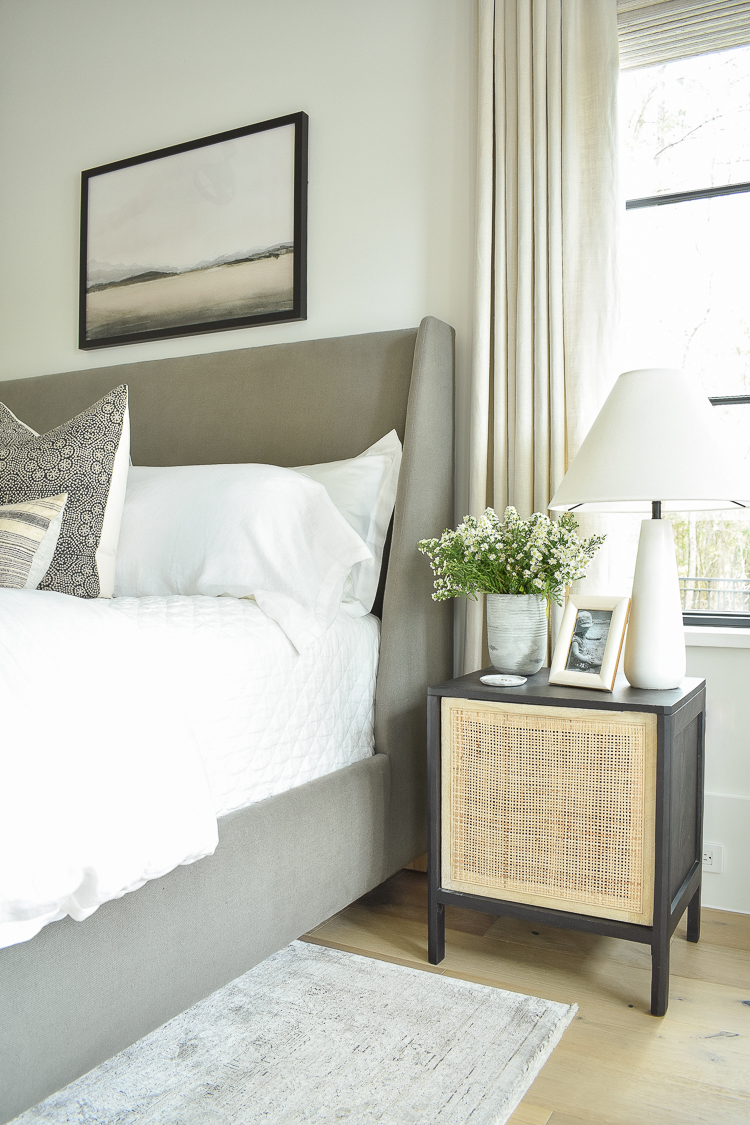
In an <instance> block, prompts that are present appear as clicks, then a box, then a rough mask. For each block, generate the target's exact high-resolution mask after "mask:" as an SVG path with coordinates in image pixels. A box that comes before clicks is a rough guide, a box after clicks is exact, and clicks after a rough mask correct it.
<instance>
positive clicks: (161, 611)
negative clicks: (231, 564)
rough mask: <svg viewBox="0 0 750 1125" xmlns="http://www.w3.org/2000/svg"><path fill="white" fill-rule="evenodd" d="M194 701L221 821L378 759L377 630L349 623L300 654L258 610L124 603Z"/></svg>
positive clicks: (212, 603) (120, 608)
mask: <svg viewBox="0 0 750 1125" xmlns="http://www.w3.org/2000/svg"><path fill="white" fill-rule="evenodd" d="M110 605H111V608H112V610H113V612H116V613H122V614H124V615H125V616H126V617H128V618H130V619H131V620H133V621H135V622H136V623H137V625H138V627H139V629H140V630H141V631H142V632H143V636H144V638H148V641H149V647H152V648H157V649H158V650H159V655H160V657H161V658H162V659H163V660H165V661H167V662H168V664H169V666H171V667H173V668H177V669H179V674H180V676H181V677H182V680H183V683H184V686H185V687H186V689H187V707H188V717H189V719H190V723H191V726H192V728H193V732H194V734H195V737H196V740H197V743H198V747H199V749H200V752H201V755H202V757H203V762H204V765H205V768H206V773H207V775H208V780H209V784H210V786H211V791H212V793H213V798H214V807H215V810H216V815H217V816H222V815H223V814H224V813H228V812H231V811H232V810H233V809H240V808H243V807H244V806H245V805H249V804H252V803H253V802H254V801H262V800H263V799H264V798H265V797H272V796H273V795H274V794H276V793H283V792H284V791H285V790H286V789H292V788H294V786H296V785H303V784H304V783H305V782H307V781H312V780H313V778H316V777H322V776H323V775H324V774H326V773H332V772H333V771H334V770H337V769H341V767H342V766H348V765H350V764H351V763H352V762H358V761H360V760H361V759H362V758H367V757H369V756H370V755H371V754H372V753H373V747H374V736H373V709H374V701H375V677H376V674H377V664H378V648H379V639H380V623H379V621H378V619H377V618H376V617H372V616H370V615H368V616H367V617H361V618H357V619H354V618H352V617H350V616H349V615H348V614H347V613H344V612H340V613H339V614H338V616H337V617H336V619H335V620H334V622H333V624H332V625H331V626H330V627H329V629H328V630H327V631H326V632H325V633H324V635H323V637H322V638H320V639H319V640H317V641H315V642H314V643H313V644H312V645H310V647H309V648H307V649H305V651H304V652H303V653H302V654H298V653H297V651H296V650H295V648H294V646H293V645H292V643H291V641H290V640H289V639H288V638H287V637H286V635H285V634H284V632H283V631H282V630H281V628H280V627H279V626H278V625H277V624H276V622H274V621H272V620H271V619H270V618H269V617H266V615H265V614H264V613H263V612H262V610H261V609H260V608H259V607H258V606H257V605H256V604H255V602H254V601H253V600H252V599H245V598H242V599H237V598H223V597H222V598H209V597H198V596H195V597H182V596H180V597H178V596H174V597H158V598H157V597H152V598H116V599H115V600H114V601H113V602H111V603H110Z"/></svg>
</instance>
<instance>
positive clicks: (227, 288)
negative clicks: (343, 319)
mask: <svg viewBox="0 0 750 1125" xmlns="http://www.w3.org/2000/svg"><path fill="white" fill-rule="evenodd" d="M290 128H291V129H292V130H293V135H291V136H290V134H289V133H288V132H281V131H283V130H289V129H290ZM272 131H278V132H272ZM259 135H262V136H259ZM228 142H231V145H230V144H228ZM243 142H244V143H243ZM217 145H220V146H224V147H223V148H222V149H214V150H213V152H211V148H212V146H217ZM290 146H291V147H290ZM203 149H206V150H209V151H208V152H207V153H206V154H205V155H206V158H207V160H206V162H205V163H203V164H200V163H198V162H197V160H196V159H195V158H194V157H193V154H195V157H197V158H198V159H200V158H201V157H202V156H203V154H202V153H201V152H200V151H199V150H203ZM307 151H308V116H307V114H306V113H303V112H299V113H291V114H287V115H286V116H284V117H275V118H273V119H271V120H269V121H260V122H257V123H256V124H254V125H247V126H244V127H243V128H240V129H230V130H228V131H227V132H224V133H215V134H214V135H212V136H210V137H202V138H200V139H199V140H196V141H188V142H186V143H184V144H178V145H172V146H170V147H169V148H162V149H157V150H156V151H154V152H147V153H143V154H142V155H141V156H133V157H129V158H128V159H126V160H117V161H115V162H114V163H112V164H103V165H101V166H99V167H98V168H89V169H87V170H86V171H84V172H82V173H81V253H80V287H79V327H78V346H79V348H82V349H86V350H88V349H93V348H106V347H116V346H119V345H121V344H132V343H140V342H142V341H144V340H161V339H168V338H171V337H176V336H192V335H197V334H199V333H203V332H220V331H225V330H228V329H232V328H248V327H252V326H254V325H259V324H276V323H281V322H286V321H295V320H306V319H307ZM184 154H190V156H188V157H187V158H184V159H180V158H183V157H184ZM175 158H177V159H176V160H175ZM212 158H213V163H212V162H211V161H212ZM254 159H255V163H253V161H254ZM157 161H162V162H164V163H163V164H162V165H161V166H159V165H158V164H156V163H153V162H157ZM170 161H171V162H172V163H171V164H168V162H170ZM141 166H144V167H141ZM124 170H134V171H132V172H130V174H126V175H124V176H123V175H122V174H121V173H123V171H124ZM118 174H120V175H119V177H118ZM238 176H239V181H240V189H238V186H237V185H238ZM289 176H291V182H289ZM194 196H195V198H193V197H194ZM211 205H214V210H213V211H212V209H211ZM290 225H291V231H290V229H289V228H290ZM235 231H236V234H235ZM151 234H153V236H154V238H153V241H152V242H151V243H150V242H149V238H150V235H151ZM271 234H274V238H272V240H271V242H270V243H268V244H266V243H265V242H264V239H265V240H267V239H268V238H269V237H270V235H271ZM290 234H291V238H290V237H289V235H290ZM253 239H255V242H253ZM128 240H130V241H128ZM235 242H236V245H235ZM212 247H213V253H212ZM170 254H171V255H172V260H171V261H169V260H166V259H169V258H170ZM97 255H102V257H101V258H98V257H97ZM191 255H192V258H191ZM201 255H202V256H201ZM117 257H120V258H121V259H122V260H121V261H119V262H118V261H115V260H108V258H109V259H115V258H117ZM290 257H291V263H290V262H289V260H288V259H289V258H290ZM92 263H94V264H93V265H92ZM209 273H210V274H211V276H209ZM264 286H265V288H263V287H264ZM181 302H182V303H181Z"/></svg>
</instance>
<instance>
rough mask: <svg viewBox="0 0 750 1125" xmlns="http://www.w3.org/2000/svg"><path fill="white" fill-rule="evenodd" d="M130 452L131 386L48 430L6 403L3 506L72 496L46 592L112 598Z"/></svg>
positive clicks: (0, 479)
mask: <svg viewBox="0 0 750 1125" xmlns="http://www.w3.org/2000/svg"><path fill="white" fill-rule="evenodd" d="M129 456H130V424H129V418H128V388H127V387H126V386H124V385H123V386H120V387H115V389H114V390H113V391H110V392H109V394H107V395H105V396H104V397H103V398H101V399H99V401H98V402H95V403H94V405H93V406H90V407H89V408H88V409H87V410H84V411H82V413H81V414H78V415H76V417H75V418H72V419H71V420H70V421H69V422H65V423H64V424H63V425H62V426H58V427H57V428H56V429H54V430H50V432H49V433H48V434H44V435H42V436H40V435H39V434H36V433H35V432H34V431H33V430H30V429H29V427H28V426H26V425H24V423H23V422H20V421H19V420H18V418H16V416H15V415H14V414H13V413H12V412H11V411H10V410H8V408H7V407H6V406H4V405H3V404H2V403H0V504H16V503H21V502H24V501H29V500H41V499H44V498H46V497H49V495H50V493H52V492H56V493H63V492H65V493H67V495H68V501H67V504H66V505H65V510H64V512H63V516H62V524H61V527H60V534H59V536H58V539H57V546H56V548H55V552H54V555H53V557H52V562H51V563H50V566H49V569H48V570H47V573H46V574H45V576H44V578H43V579H42V580H41V582H40V583H39V589H40V590H56V591H58V592H59V593H62V594H74V595H75V596H76V597H79V598H111V597H112V592H113V590H114V582H115V556H116V554H117V540H118V538H119V535H120V521H121V519H122V507H123V504H124V502H125V486H126V484H127V475H128V459H129Z"/></svg>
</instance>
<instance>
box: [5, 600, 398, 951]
mask: <svg viewBox="0 0 750 1125" xmlns="http://www.w3.org/2000/svg"><path fill="white" fill-rule="evenodd" d="M378 642H379V623H378V621H377V620H376V619H375V618H373V617H370V616H368V617H363V618H358V619H354V618H352V617H350V616H349V615H348V614H346V613H345V612H340V613H339V615H338V617H337V618H336V619H335V620H334V622H333V624H332V625H331V627H330V628H329V629H328V630H327V632H326V633H325V634H324V635H323V637H321V638H319V639H318V640H317V641H315V642H314V643H313V644H311V645H310V647H309V648H307V649H306V650H305V652H304V653H303V654H302V655H299V654H298V653H297V651H296V650H295V648H294V647H293V645H292V644H291V642H290V641H289V640H288V638H287V637H286V635H285V634H284V633H283V632H282V630H281V628H280V626H279V625H277V624H276V623H275V622H274V621H272V620H271V619H270V618H268V617H266V616H265V615H264V614H263V612H262V610H261V609H260V608H259V607H258V606H257V605H256V604H255V602H254V601H252V600H237V599H235V598H211V597H187V596H173V597H150V598H118V599H115V600H114V601H104V600H101V599H92V600H89V601H83V600H81V599H78V598H72V597H66V596H65V595H64V594H56V593H49V592H46V591H44V592H42V591H38V590H2V591H0V733H1V734H2V738H1V739H0V777H1V781H0V948H2V947H3V946H6V945H13V944H15V943H17V942H20V941H26V940H28V939H29V938H31V937H33V936H34V935H35V934H36V933H38V932H39V930H40V929H41V928H42V926H44V925H46V924H47V923H48V922H52V921H55V920H56V919H59V918H63V917H65V916H66V915H70V916H71V917H73V918H75V919H77V920H79V921H81V920H83V919H84V918H87V917H88V916H89V915H90V914H92V913H93V912H94V911H95V910H96V909H97V908H98V907H99V906H100V905H101V904H102V903H104V902H107V901H108V900H110V899H113V898H119V897H121V896H122V895H124V894H126V893H127V892H129V891H133V890H136V889H137V888H138V887H141V886H143V884H144V883H145V882H147V881H148V880H149V879H157V878H159V877H160V876H161V875H164V874H166V873H167V872H168V871H171V870H172V869H173V868H174V867H176V866H178V865H179V864H185V863H193V862H194V861H195V860H197V859H200V858H201V857H202V856H205V855H208V854H210V853H211V852H212V851H213V850H214V849H215V847H216V843H217V839H218V835H217V824H216V817H217V816H221V815H222V814H223V813H227V812H230V811H231V810H233V809H238V808H241V807H243V806H245V805H248V804H251V803H252V802H254V801H260V800H262V799H263V798H265V797H270V796H272V795H273V794H276V793H281V792H283V791H284V790H286V789H290V788H292V787H294V786H295V785H302V784H303V783H304V782H306V781H310V780H311V779H312V778H316V777H320V776H321V775H323V774H326V773H329V772H331V771H333V770H336V769H339V768H340V767H342V766H345V765H348V764H349V763H351V762H355V761H358V760H360V759H361V758H365V757H368V756H369V755H370V754H371V753H372V751H373V705H374V694H375V674H376V668H377V658H378Z"/></svg>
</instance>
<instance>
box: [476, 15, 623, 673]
mask: <svg viewBox="0 0 750 1125" xmlns="http://www.w3.org/2000/svg"><path fill="white" fill-rule="evenodd" d="M478 12H479V59H478V62H479V67H478V84H479V101H478V160H477V253H476V277H475V321H474V342H473V354H472V385H471V412H470V419H471V422H470V425H471V433H470V472H469V508H470V511H471V512H472V513H474V514H479V513H480V512H481V511H483V510H484V508H485V507H486V506H487V504H492V506H493V507H495V508H496V509H497V510H498V511H502V510H503V509H504V507H505V505H506V504H513V505H514V506H515V507H516V508H517V509H518V511H519V512H520V513H521V515H523V516H526V515H529V514H530V513H531V512H532V511H542V512H544V511H546V509H547V504H548V502H549V500H550V498H551V496H552V494H553V493H554V491H555V488H556V487H557V485H558V483H559V482H560V480H561V478H562V477H563V475H564V474H565V471H566V468H567V465H568V462H569V461H570V460H572V458H573V457H574V456H575V453H576V452H577V450H578V448H579V446H580V443H581V441H582V439H583V437H584V436H585V434H586V432H587V431H588V428H589V426H590V425H591V423H592V422H593V420H594V418H595V417H596V414H597V412H598V409H599V407H600V406H601V404H602V402H603V400H604V398H605V397H606V394H607V392H608V390H609V388H610V386H611V385H612V383H613V381H614V377H615V372H614V371H613V369H612V362H613V360H612V354H611V353H612V348H613V343H614V336H615V325H614V316H615V300H614V297H615V280H616V279H615V248H616V231H617V215H618V196H617V176H616V153H617V119H616V93H617V74H618V47H617V6H616V0H479V8H478ZM482 610H483V607H482V605H481V603H468V608H467V620H466V629H465V633H464V646H463V654H462V655H463V670H464V671H470V670H471V669H474V668H478V667H480V666H481V663H482V637H483V623H482V622H483V612H482Z"/></svg>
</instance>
